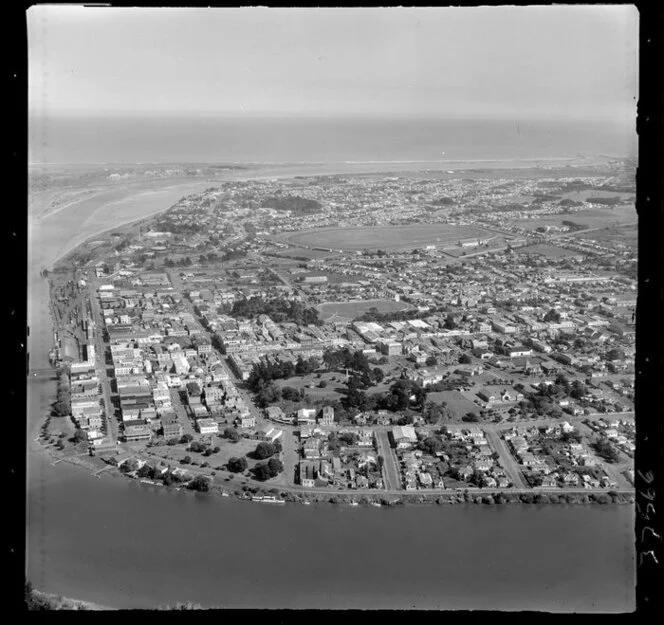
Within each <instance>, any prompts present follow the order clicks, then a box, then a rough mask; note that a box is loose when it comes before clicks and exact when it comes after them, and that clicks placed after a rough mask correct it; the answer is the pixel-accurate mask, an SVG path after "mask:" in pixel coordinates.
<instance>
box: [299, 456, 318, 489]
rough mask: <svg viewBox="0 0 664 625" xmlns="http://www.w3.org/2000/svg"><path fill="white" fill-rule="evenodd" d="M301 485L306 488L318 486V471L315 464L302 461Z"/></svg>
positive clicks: (300, 466) (300, 467)
mask: <svg viewBox="0 0 664 625" xmlns="http://www.w3.org/2000/svg"><path fill="white" fill-rule="evenodd" d="M299 469H300V470H299V474H300V484H301V485H302V486H304V487H306V488H313V487H314V486H315V485H316V478H317V477H318V470H317V468H316V465H315V464H314V463H313V462H304V461H301V462H300V465H299Z"/></svg>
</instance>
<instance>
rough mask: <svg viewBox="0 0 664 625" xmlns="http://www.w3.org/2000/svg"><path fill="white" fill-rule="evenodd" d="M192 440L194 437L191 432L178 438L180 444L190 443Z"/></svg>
mask: <svg viewBox="0 0 664 625" xmlns="http://www.w3.org/2000/svg"><path fill="white" fill-rule="evenodd" d="M193 440H194V437H193V436H192V435H191V434H183V435H182V437H181V438H180V443H182V444H185V443H190V442H191V441H193Z"/></svg>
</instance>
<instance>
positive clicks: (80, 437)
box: [74, 428, 88, 443]
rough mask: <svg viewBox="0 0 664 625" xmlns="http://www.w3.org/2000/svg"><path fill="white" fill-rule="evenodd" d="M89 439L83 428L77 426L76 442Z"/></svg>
mask: <svg viewBox="0 0 664 625" xmlns="http://www.w3.org/2000/svg"><path fill="white" fill-rule="evenodd" d="M87 440H88V435H87V434H86V433H85V432H84V431H83V430H81V428H76V431H75V432H74V442H76V443H82V442H83V441H87Z"/></svg>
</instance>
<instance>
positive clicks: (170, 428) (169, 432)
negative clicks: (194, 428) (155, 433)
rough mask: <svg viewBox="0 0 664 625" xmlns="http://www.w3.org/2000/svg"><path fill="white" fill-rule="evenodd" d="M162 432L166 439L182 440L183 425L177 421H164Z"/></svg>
mask: <svg viewBox="0 0 664 625" xmlns="http://www.w3.org/2000/svg"><path fill="white" fill-rule="evenodd" d="M161 428H162V432H163V435H164V438H180V437H181V436H182V434H183V431H184V430H183V428H182V424H181V423H179V422H178V421H177V420H163V419H162V426H161Z"/></svg>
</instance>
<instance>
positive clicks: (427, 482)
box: [417, 471, 433, 488]
mask: <svg viewBox="0 0 664 625" xmlns="http://www.w3.org/2000/svg"><path fill="white" fill-rule="evenodd" d="M417 479H418V480H419V482H420V484H421V485H422V488H433V478H432V477H431V473H428V472H427V471H421V472H420V473H418V474H417Z"/></svg>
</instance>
